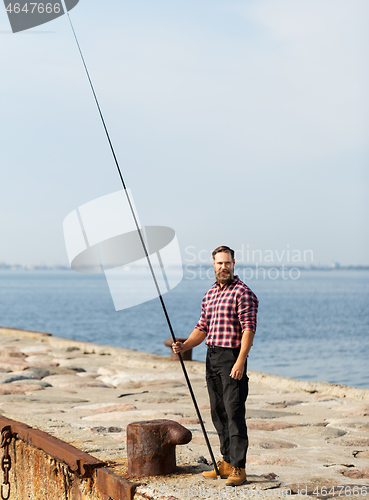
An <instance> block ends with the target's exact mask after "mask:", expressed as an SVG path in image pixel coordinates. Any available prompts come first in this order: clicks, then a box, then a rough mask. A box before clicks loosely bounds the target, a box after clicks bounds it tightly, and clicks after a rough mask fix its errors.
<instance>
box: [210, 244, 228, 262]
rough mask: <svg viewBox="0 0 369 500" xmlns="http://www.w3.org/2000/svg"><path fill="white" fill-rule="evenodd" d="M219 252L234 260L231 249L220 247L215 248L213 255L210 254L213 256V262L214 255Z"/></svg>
mask: <svg viewBox="0 0 369 500" xmlns="http://www.w3.org/2000/svg"><path fill="white" fill-rule="evenodd" d="M219 252H225V253H229V254H230V255H231V257H232V259H234V250H232V248H229V247H227V246H225V245H221V246H220V247H218V248H216V249H215V250H214V251H213V253H212V254H211V255H212V256H213V260H214V259H215V256H216V254H217V253H219Z"/></svg>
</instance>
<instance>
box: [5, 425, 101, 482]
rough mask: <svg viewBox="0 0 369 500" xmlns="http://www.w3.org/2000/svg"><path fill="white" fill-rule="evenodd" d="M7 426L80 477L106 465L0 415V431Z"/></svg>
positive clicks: (70, 446)
mask: <svg viewBox="0 0 369 500" xmlns="http://www.w3.org/2000/svg"><path fill="white" fill-rule="evenodd" d="M8 426H9V427H10V429H11V432H12V434H16V435H17V437H18V438H19V439H21V440H22V441H26V442H27V443H29V444H30V445H31V446H34V447H35V448H37V449H39V450H43V451H44V452H45V453H47V454H48V455H50V456H51V457H53V458H56V459H57V460H59V461H61V462H64V463H65V464H66V465H68V467H69V468H70V469H71V471H72V472H74V473H75V474H76V475H77V476H78V477H80V478H86V477H91V476H92V474H93V472H94V470H95V469H97V468H99V467H104V466H105V465H106V464H105V462H101V461H100V460H98V459H97V458H95V457H93V456H91V455H89V454H88V453H85V452H83V451H81V450H78V448H75V447H74V446H72V445H70V444H68V443H65V442H64V441H61V440H60V439H57V438H55V437H53V436H50V434H47V433H46V432H43V431H40V430H38V429H33V428H32V427H29V426H28V425H26V424H23V423H22V422H17V421H16V420H11V419H9V418H6V417H3V416H0V429H1V431H0V432H2V429H4V427H8Z"/></svg>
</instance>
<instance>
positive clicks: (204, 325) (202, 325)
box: [195, 297, 208, 334]
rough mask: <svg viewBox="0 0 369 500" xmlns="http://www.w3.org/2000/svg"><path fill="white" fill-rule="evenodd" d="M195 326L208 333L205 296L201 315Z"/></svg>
mask: <svg viewBox="0 0 369 500" xmlns="http://www.w3.org/2000/svg"><path fill="white" fill-rule="evenodd" d="M195 328H196V329H197V330H201V331H202V332H204V333H206V334H207V333H208V323H207V321H206V307H205V297H204V299H203V301H202V304H201V316H200V319H199V321H198V322H197V324H196V326H195Z"/></svg>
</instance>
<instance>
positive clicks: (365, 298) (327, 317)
mask: <svg viewBox="0 0 369 500" xmlns="http://www.w3.org/2000/svg"><path fill="white" fill-rule="evenodd" d="M236 271H237V270H236ZM241 271H242V270H241ZM248 274H249V275H247V276H246V279H245V282H246V283H247V284H248V286H249V287H250V288H251V289H252V290H253V292H254V293H255V294H256V295H257V296H258V298H259V301H260V303H259V313H258V326H257V331H256V335H255V339H254V344H253V347H252V349H251V351H250V355H249V358H248V369H249V370H254V371H259V372H265V373H270V374H274V375H281V376H285V377H292V378H296V379H299V380H307V381H326V382H332V383H337V384H345V385H348V386H353V387H359V388H366V389H368V388H369V369H368V366H369V270H365V269H364V270H352V269H351V270H350V269H349V270H347V269H332V270H300V271H298V273H297V271H296V270H295V273H294V274H287V275H284V276H282V275H278V276H276V275H272V274H268V273H267V274H265V273H264V274H263V275H260V274H256V273H255V274H254V273H248ZM239 275H240V277H241V279H242V278H244V273H242V272H239ZM213 282H214V279H213V276H212V273H209V272H202V273H201V272H198V270H196V272H194V269H191V270H190V269H188V270H185V275H184V279H183V280H182V281H181V283H180V284H179V285H178V286H177V287H176V288H174V289H173V290H172V291H170V292H169V293H167V294H165V295H163V299H164V302H165V304H166V307H167V310H168V314H169V317H170V320H171V323H172V325H173V328H174V332H175V335H176V336H177V337H187V336H188V335H189V334H190V333H191V331H192V330H193V328H194V326H195V325H196V323H197V320H198V318H199V315H200V308H201V300H202V297H203V295H204V293H205V292H206V291H207V290H208V289H209V288H210V287H211V286H212V284H213ZM0 326H6V327H11V328H20V329H25V330H34V331H41V332H47V333H51V334H52V335H54V336H58V337H63V338H68V339H74V340H80V341H87V342H93V343H97V344H103V345H111V346H117V347H123V348H126V349H134V350H138V351H145V352H151V353H157V354H162V355H165V356H169V354H170V350H169V348H168V347H166V346H165V345H164V341H165V340H166V339H167V338H169V337H170V332H169V329H168V325H167V323H166V320H165V316H164V314H163V311H162V307H161V304H160V301H159V298H155V299H153V300H150V301H148V302H145V303H144V304H140V305H137V306H134V307H131V308H129V309H124V310H121V311H116V310H115V308H114V305H113V301H112V297H111V295H110V290H109V287H108V285H107V281H106V278H105V276H104V275H103V274H80V273H76V272H74V271H72V270H30V271H28V270H1V271H0ZM205 354H206V346H205V345H204V344H202V345H200V346H198V347H196V348H195V349H194V350H193V359H195V360H199V361H204V360H205Z"/></svg>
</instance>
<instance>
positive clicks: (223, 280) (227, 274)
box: [215, 269, 234, 285]
mask: <svg viewBox="0 0 369 500" xmlns="http://www.w3.org/2000/svg"><path fill="white" fill-rule="evenodd" d="M233 276H234V274H233V269H230V270H223V271H218V272H217V273H215V277H216V279H217V282H218V283H219V284H220V285H228V283H230V282H231V281H232V280H233Z"/></svg>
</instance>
